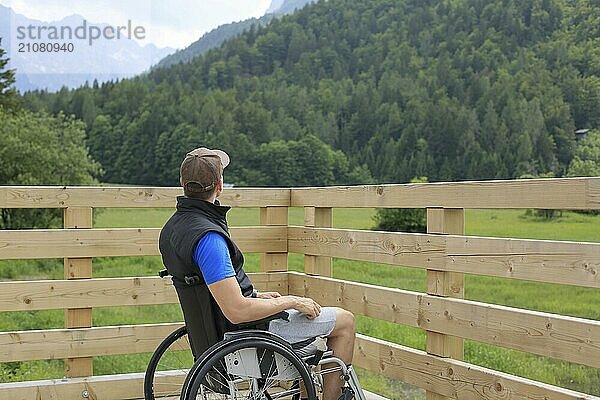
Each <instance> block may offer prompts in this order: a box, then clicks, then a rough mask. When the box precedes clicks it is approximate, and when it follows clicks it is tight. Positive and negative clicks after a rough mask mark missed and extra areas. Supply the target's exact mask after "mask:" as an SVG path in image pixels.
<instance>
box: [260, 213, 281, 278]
mask: <svg viewBox="0 0 600 400" xmlns="http://www.w3.org/2000/svg"><path fill="white" fill-rule="evenodd" d="M260 224H261V225H264V226H277V227H282V228H283V229H285V232H282V236H281V238H282V239H284V240H285V245H286V246H285V249H283V250H280V251H279V252H273V251H271V252H267V253H263V254H261V256H260V269H261V271H263V272H276V271H287V269H288V252H287V225H288V208H287V207H263V208H261V209H260ZM283 235H285V236H283Z"/></svg>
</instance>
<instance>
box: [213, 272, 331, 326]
mask: <svg viewBox="0 0 600 400" xmlns="http://www.w3.org/2000/svg"><path fill="white" fill-rule="evenodd" d="M208 289H209V290H210V293H211V294H212V295H213V297H214V298H215V300H216V301H217V304H218V305H219V307H220V308H221V311H223V314H225V317H226V318H227V319H228V320H229V321H231V322H232V323H234V324H240V323H243V322H251V321H257V320H259V319H263V318H266V317H268V316H270V315H273V314H277V313H279V312H281V311H285V310H287V309H290V308H293V309H296V310H298V311H300V312H301V313H304V314H306V316H307V317H308V318H310V319H313V318H316V317H317V316H318V315H319V314H320V313H321V306H320V305H319V304H317V302H315V301H314V300H312V299H309V298H307V297H297V296H281V297H275V298H270V299H261V298H248V297H244V296H243V295H242V291H241V289H240V285H239V284H238V282H237V280H236V279H235V277H229V278H225V279H222V280H220V281H217V282H214V283H212V284H210V285H208Z"/></svg>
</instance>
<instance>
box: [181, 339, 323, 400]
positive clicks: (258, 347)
mask: <svg viewBox="0 0 600 400" xmlns="http://www.w3.org/2000/svg"><path fill="white" fill-rule="evenodd" d="M299 382H301V383H302V385H303V386H304V388H305V390H306V394H307V396H308V398H309V399H311V400H316V399H317V397H316V394H315V387H314V385H313V382H312V379H311V374H310V371H309V370H308V366H307V365H306V364H305V363H304V362H303V361H302V360H301V359H300V358H299V357H298V355H296V353H294V351H293V350H292V349H291V347H289V345H285V344H282V343H280V342H278V341H276V340H273V339H270V338H266V337H260V338H252V337H241V338H235V339H232V340H226V341H223V342H219V343H217V345H215V346H213V347H212V348H210V349H209V350H207V351H206V352H205V353H204V354H203V355H202V357H200V359H199V360H198V361H197V362H196V363H195V364H194V367H193V368H192V370H190V373H189V374H188V377H187V378H186V382H185V384H184V388H183V391H182V393H181V399H182V400H192V399H194V400H195V399H203V400H212V399H248V400H275V399H286V400H292V399H296V398H298V395H299V393H300V389H299V387H300V385H299V384H298V383H299Z"/></svg>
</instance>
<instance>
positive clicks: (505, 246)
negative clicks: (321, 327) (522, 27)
mask: <svg viewBox="0 0 600 400" xmlns="http://www.w3.org/2000/svg"><path fill="white" fill-rule="evenodd" d="M180 194H181V191H180V189H179V188H134V187H127V188H114V187H89V188H87V187H0V208H62V209H64V226H65V229H45V230H20V231H8V230H6V231H0V259H5V260H13V259H40V258H64V260H65V261H64V269H65V275H64V279H63V280H44V281H6V282H0V312H25V311H33V310H48V309H64V310H65V327H64V329H45V330H33V331H31V330H29V331H19V332H0V362H11V361H28V360H48V359H65V376H66V377H67V378H65V379H58V380H47V381H32V382H15V383H10V382H8V383H0V399H5V398H6V399H36V400H38V399H39V400H45V399H78V398H82V393H85V394H86V395H87V396H88V397H89V398H93V399H119V400H120V399H133V398H140V397H141V396H142V381H143V374H142V373H133V374H121V375H111V376H93V369H92V358H93V357H95V356H104V355H117V354H132V353H141V352H151V351H153V349H154V348H155V347H156V346H157V345H158V343H159V342H160V341H161V340H162V339H163V338H164V337H165V336H166V335H167V334H168V333H169V332H171V331H172V330H174V329H175V328H176V327H178V326H180V325H181V323H180V322H173V323H166V324H144V325H127V326H102V327H98V326H96V327H94V326H93V323H92V322H93V321H92V319H91V314H92V313H91V310H92V308H94V307H110V306H137V305H151V304H168V303H177V297H176V294H175V292H174V290H173V288H172V285H171V283H170V280H169V279H161V278H158V277H128V278H103V279H99V278H93V273H92V259H93V257H105V256H132V255H158V254H159V253H158V247H157V238H158V233H159V229H135V228H128V229H95V228H93V227H92V212H93V211H92V210H93V208H108V207H118V208H132V207H140V208H142V207H151V208H155V207H169V208H172V207H173V206H174V204H175V197H176V196H177V195H180ZM222 203H224V204H228V205H232V206H234V207H259V208H260V210H261V211H260V225H261V226H256V227H244V228H233V229H232V236H233V238H234V240H235V241H236V242H237V243H238V244H239V245H240V247H241V249H242V250H243V251H244V252H255V253H261V254H262V256H261V271H262V272H261V273H258V274H253V275H252V280H253V282H255V284H256V286H257V287H258V288H259V290H260V289H263V290H264V289H270V290H278V291H279V292H281V293H289V294H296V295H307V296H311V297H313V298H315V299H316V300H317V301H319V302H320V303H321V304H324V305H338V306H341V307H344V308H347V309H349V310H351V311H352V312H354V313H356V314H360V315H364V316H368V317H372V318H376V319H380V320H385V321H390V322H393V323H397V324H403V325H408V326H412V327H416V328H421V329H423V330H425V331H426V332H427V346H426V351H421V350H416V349H412V348H409V347H406V346H401V345H398V344H393V343H390V342H386V341H383V340H378V339H374V338H371V337H368V336H364V335H358V338H357V344H356V352H355V354H356V357H355V364H356V365H358V366H360V367H364V368H367V369H369V370H371V371H375V372H377V373H381V374H383V375H385V376H387V377H391V378H396V379H400V380H402V381H404V382H407V383H410V384H413V385H416V386H419V387H421V388H423V389H425V390H426V391H427V398H428V399H442V398H458V399H475V398H486V399H507V398H509V399H532V400H533V399H536V400H537V399H598V397H594V396H592V395H589V394H583V393H576V392H573V391H571V390H567V389H564V388H559V387H555V386H551V385H547V384H543V383H540V382H535V381H532V380H528V379H524V378H521V377H517V376H513V375H509V374H506V373H502V372H498V371H494V370H490V369H486V368H483V367H481V366H477V365H473V364H469V363H466V362H464V361H462V359H463V352H464V351H463V342H464V339H472V340H476V341H479V342H484V343H489V344H492V345H496V346H501V347H504V348H508V349H516V350H520V351H525V352H529V353H533V354H537V355H542V356H548V357H553V358H558V359H562V360H566V361H569V362H573V363H578V364H583V365H586V366H590V367H592V368H600V321H595V320H587V319H582V318H573V317H568V316H562V315H557V314H551V313H544V312H535V311H529V310H524V309H517V308H512V307H504V306H499V305H494V304H486V303H481V302H477V301H469V300H464V299H463V297H464V296H463V295H464V274H476V275H485V276H492V277H501V278H512V279H522V280H529V281H536V282H547V283H556V284H567V285H575V286H582V287H591V288H596V289H597V288H600V244H598V243H579V242H563V241H560V242H559V241H541V240H522V239H504V238H481V237H470V236H464V209H465V208H486V209H489V208H502V209H505V208H542V209H595V210H597V209H600V178H581V179H579V178H576V179H548V180H527V181H490V182H461V183H433V184H408V185H380V186H356V187H330V188H301V189H228V190H227V191H226V192H225V193H224V195H223V196H222ZM288 207H303V208H304V210H305V221H304V226H290V225H289V224H288ZM342 207H369V208H371V207H388V208H389V207H393V208H427V225H428V226H427V228H428V233H427V234H408V233H385V232H372V231H359V230H347V229H333V228H332V209H333V208H342ZM289 253H300V254H304V258H305V273H304V274H300V273H295V272H290V271H288V268H287V265H288V254H289ZM332 258H343V259H350V260H361V261H369V262H375V263H381V264H389V265H393V266H411V267H416V268H422V269H425V270H426V271H427V292H426V293H417V292H411V291H406V290H400V289H395V288H385V287H380V286H374V285H369V284H363V283H356V282H349V281H342V280H339V279H334V278H332V277H331V276H332Z"/></svg>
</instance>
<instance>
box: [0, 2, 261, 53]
mask: <svg viewBox="0 0 600 400" xmlns="http://www.w3.org/2000/svg"><path fill="white" fill-rule="evenodd" d="M270 3H271V0H0V4H2V5H4V6H7V7H10V8H12V9H13V11H15V12H17V13H19V14H23V15H25V16H26V17H28V18H31V19H37V20H41V21H46V22H50V21H59V20H61V19H62V18H64V17H67V16H69V15H73V14H79V15H81V16H83V17H84V18H85V19H86V20H88V21H89V22H90V23H108V24H111V25H115V26H118V25H126V24H127V22H128V21H129V20H131V21H132V24H133V25H134V26H144V28H145V30H146V32H147V42H150V43H154V44H156V45H157V46H159V47H173V48H184V47H186V46H188V45H190V44H191V43H192V42H194V41H196V40H198V39H199V38H200V37H201V36H202V35H203V34H204V33H206V32H208V31H210V30H211V29H214V28H216V27H217V26H219V25H222V24H226V23H229V22H234V21H241V20H244V19H247V18H251V17H260V16H261V15H263V14H264V13H265V11H266V10H267V8H268V7H269V5H270Z"/></svg>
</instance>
